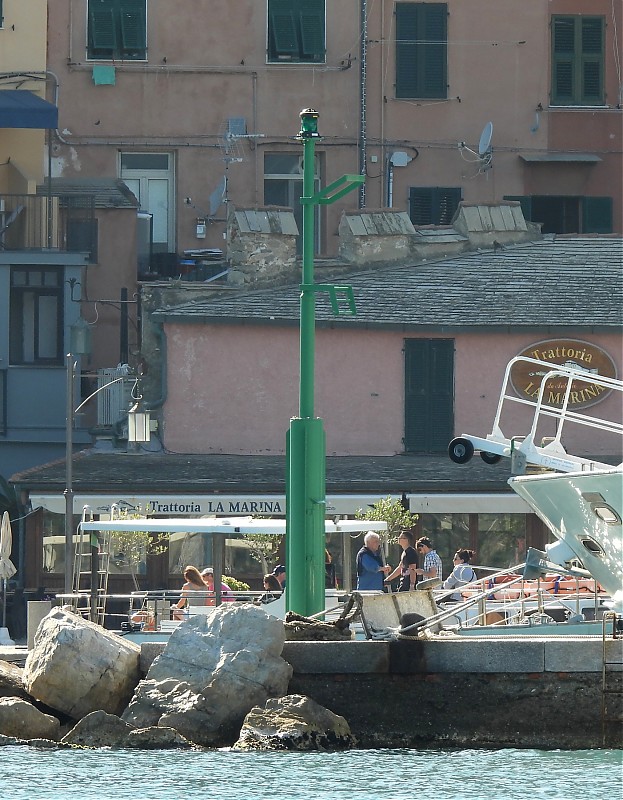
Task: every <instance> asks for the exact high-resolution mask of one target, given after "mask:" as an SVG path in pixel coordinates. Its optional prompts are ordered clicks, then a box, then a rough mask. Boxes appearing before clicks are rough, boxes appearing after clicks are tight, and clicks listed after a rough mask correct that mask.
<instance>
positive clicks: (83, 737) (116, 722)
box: [61, 711, 192, 750]
mask: <svg viewBox="0 0 623 800" xmlns="http://www.w3.org/2000/svg"><path fill="white" fill-rule="evenodd" d="M61 743H62V744H71V745H77V746H80V747H123V748H133V749H135V750H136V749H139V748H140V749H143V750H164V749H166V748H173V747H176V748H180V747H186V748H188V747H192V743H191V742H189V741H187V740H186V739H184V737H183V736H181V735H180V734H179V733H178V732H177V731H175V730H173V728H153V727H152V728H140V729H137V728H135V727H134V726H133V725H129V724H128V723H127V722H124V721H123V720H121V719H119V717H116V716H115V715H114V714H107V713H106V712H105V711H94V712H93V713H92V714H87V716H86V717H83V718H82V719H81V720H80V721H79V722H78V723H77V724H76V725H75V726H74V727H73V728H72V729H71V730H70V731H69V733H67V734H66V735H65V736H63V738H62V739H61Z"/></svg>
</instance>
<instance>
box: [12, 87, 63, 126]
mask: <svg viewBox="0 0 623 800" xmlns="http://www.w3.org/2000/svg"><path fill="white" fill-rule="evenodd" d="M0 128H58V108H57V107H56V106H55V105H54V104H53V103H49V102H48V101H47V100H43V99H42V98H41V97H38V96H37V95H36V94H33V93H32V92H29V91H27V90H25V89H15V90H13V89H12V90H9V89H5V90H2V91H0Z"/></svg>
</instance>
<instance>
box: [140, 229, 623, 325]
mask: <svg viewBox="0 0 623 800" xmlns="http://www.w3.org/2000/svg"><path fill="white" fill-rule="evenodd" d="M341 283H348V284H350V285H352V287H353V291H354V295H355V301H356V304H357V315H356V316H354V317H348V316H340V317H335V316H333V314H332V311H331V306H330V303H329V298H328V296H327V294H326V293H319V294H317V295H316V320H317V324H318V326H319V327H322V326H328V325H330V326H334V327H337V326H349V327H360V326H363V327H380V328H396V327H397V328H400V329H401V330H407V329H418V328H424V329H428V330H440V329H443V330H444V331H446V330H466V329H480V330H496V329H497V330H501V329H503V330H509V329H515V330H516V329H517V328H525V329H543V330H549V329H555V330H556V331H559V332H562V331H563V330H564V329H577V328H587V327H588V328H591V329H592V330H612V329H613V328H617V327H620V326H621V325H622V324H623V239H621V238H615V237H592V238H588V237H587V238H582V237H578V238H552V237H550V238H548V239H545V240H543V241H540V242H533V243H529V244H522V245H514V246H511V245H497V246H496V247H495V249H494V250H486V251H477V252H471V253H466V254H462V255H459V256H454V257H451V258H446V259H438V260H435V261H429V262H423V263H418V264H415V265H413V266H400V267H396V266H387V267H383V266H381V267H377V268H375V269H370V270H367V271H365V272H357V273H353V274H350V275H344V276H342V278H341ZM299 295H300V289H299V286H298V285H295V286H290V287H279V288H273V289H265V290H262V291H256V292H248V293H240V294H236V295H235V296H227V297H224V298H220V299H218V300H198V301H195V302H193V303H186V304H184V305H180V306H177V307H175V308H168V309H163V310H161V311H159V312H156V313H155V314H154V317H155V318H156V319H160V320H163V321H172V322H173V321H174V322H176V323H184V322H188V323H201V322H210V323H222V324H240V323H246V324H272V325H279V324H281V325H295V324H298V320H299Z"/></svg>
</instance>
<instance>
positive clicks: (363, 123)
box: [359, 0, 368, 208]
mask: <svg viewBox="0 0 623 800" xmlns="http://www.w3.org/2000/svg"><path fill="white" fill-rule="evenodd" d="M360 20H361V37H360V45H359V80H360V87H359V174H360V175H365V174H366V161H367V154H366V146H367V130H366V127H367V123H368V117H367V109H366V92H367V75H366V71H367V68H368V0H361V12H360ZM365 205H366V184H365V182H364V183H362V184H361V187H360V189H359V208H365Z"/></svg>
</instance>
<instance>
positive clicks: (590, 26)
mask: <svg viewBox="0 0 623 800" xmlns="http://www.w3.org/2000/svg"><path fill="white" fill-rule="evenodd" d="M604 31H605V20H604V18H603V17H586V16H554V17H552V90H551V99H552V104H553V105H603V103H604V102H605V97H604Z"/></svg>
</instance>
